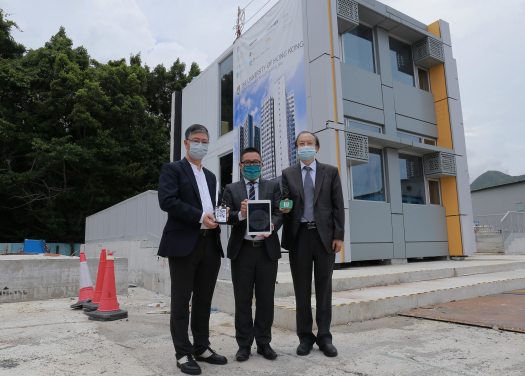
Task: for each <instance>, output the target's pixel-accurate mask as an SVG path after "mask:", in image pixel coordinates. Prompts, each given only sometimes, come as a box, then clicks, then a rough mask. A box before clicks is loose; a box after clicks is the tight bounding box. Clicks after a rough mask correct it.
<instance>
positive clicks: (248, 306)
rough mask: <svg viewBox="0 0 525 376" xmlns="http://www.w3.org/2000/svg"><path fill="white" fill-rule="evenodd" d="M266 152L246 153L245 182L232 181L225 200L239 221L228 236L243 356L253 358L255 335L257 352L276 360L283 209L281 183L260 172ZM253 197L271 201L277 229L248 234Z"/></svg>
mask: <svg viewBox="0 0 525 376" xmlns="http://www.w3.org/2000/svg"><path fill="white" fill-rule="evenodd" d="M261 159H262V158H261V153H260V152H259V150H257V149H255V148H251V147H250V148H246V149H244V150H243V151H242V152H241V162H240V163H239V167H240V168H241V169H242V172H243V176H244V177H242V178H241V180H240V181H238V182H236V183H233V184H228V185H227V186H226V188H225V190H224V196H223V200H224V203H225V204H226V206H227V207H228V208H229V209H230V215H229V219H228V223H229V224H231V225H233V228H232V233H231V236H230V240H229V241H228V253H227V256H228V258H230V259H231V270H232V282H233V293H234V296H235V338H236V339H237V344H238V345H239V350H238V351H237V354H236V359H237V360H238V361H245V360H248V358H249V357H250V354H251V346H252V344H253V341H254V339H255V341H256V343H257V353H258V354H260V355H262V356H264V357H265V358H266V359H269V360H273V359H275V358H277V354H276V353H275V351H273V349H272V348H271V347H270V342H271V340H272V324H273V315H274V293H275V280H276V278H277V262H278V261H277V260H279V259H280V258H281V246H280V244H279V237H278V236H277V231H278V230H279V228H280V227H281V224H282V217H283V214H282V213H281V212H280V210H279V204H280V201H281V189H280V187H279V183H277V182H274V181H270V180H264V179H262V178H261V177H260V175H261V167H262V165H263V162H262V161H261ZM248 200H271V202H272V213H271V214H272V219H271V223H272V230H273V231H272V234H271V235H264V236H252V235H248V230H247V226H246V222H247V221H246V218H247V203H248ZM254 287H255V300H256V302H255V308H256V311H255V322H254V321H253V320H252V299H253V290H254Z"/></svg>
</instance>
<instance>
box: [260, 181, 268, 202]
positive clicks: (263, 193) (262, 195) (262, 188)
mask: <svg viewBox="0 0 525 376" xmlns="http://www.w3.org/2000/svg"><path fill="white" fill-rule="evenodd" d="M266 188H267V187H266V180H263V179H262V178H260V179H259V200H266Z"/></svg>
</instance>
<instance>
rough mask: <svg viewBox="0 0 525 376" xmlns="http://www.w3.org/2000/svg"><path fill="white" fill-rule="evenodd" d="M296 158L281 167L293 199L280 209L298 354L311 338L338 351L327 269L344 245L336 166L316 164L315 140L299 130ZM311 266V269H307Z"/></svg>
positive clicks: (285, 187)
mask: <svg viewBox="0 0 525 376" xmlns="http://www.w3.org/2000/svg"><path fill="white" fill-rule="evenodd" d="M295 146H296V148H297V155H298V157H299V159H300V160H301V161H300V163H298V164H296V165H294V166H291V167H288V168H287V169H285V170H283V172H282V190H283V197H286V198H289V199H291V200H292V201H293V207H292V209H291V210H281V211H282V212H283V213H284V219H283V222H284V226H283V233H282V247H283V248H284V249H287V250H289V251H290V269H291V271H292V278H293V285H294V290H295V299H296V321H297V335H298V337H299V341H300V344H299V346H298V347H297V355H308V354H309V353H310V350H311V349H312V347H313V344H314V343H317V345H318V346H319V349H320V350H321V351H323V353H324V355H326V356H329V357H333V356H337V349H336V348H335V346H334V345H333V344H332V335H331V334H330V323H331V321H332V273H333V269H334V263H335V254H336V253H338V252H339V251H340V250H341V248H342V246H343V237H344V223H345V216H344V201H343V191H342V188H341V179H340V177H339V171H338V170H337V168H336V167H334V166H331V165H328V164H324V163H319V162H317V161H316V160H315V154H316V153H317V151H319V146H320V145H319V139H318V138H317V136H315V135H314V134H312V133H310V132H301V133H300V134H299V135H298V136H297V139H296V141H295ZM312 266H313V268H312ZM312 269H313V271H314V276H315V297H316V322H317V328H318V330H317V336H316V335H315V334H313V332H312V324H313V320H312V307H311V296H312Z"/></svg>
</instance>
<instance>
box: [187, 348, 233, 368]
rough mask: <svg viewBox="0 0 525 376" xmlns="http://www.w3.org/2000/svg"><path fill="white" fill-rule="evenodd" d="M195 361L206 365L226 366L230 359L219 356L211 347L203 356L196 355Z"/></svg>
mask: <svg viewBox="0 0 525 376" xmlns="http://www.w3.org/2000/svg"><path fill="white" fill-rule="evenodd" d="M195 360H197V361H198V362H206V363H210V364H226V363H228V359H226V357H224V356H222V355H219V354H217V353H216V352H215V351H213V350H212V349H211V348H209V347H208V348H207V349H206V351H204V352H203V353H202V354H200V355H196V356H195Z"/></svg>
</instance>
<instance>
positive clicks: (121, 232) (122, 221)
mask: <svg viewBox="0 0 525 376" xmlns="http://www.w3.org/2000/svg"><path fill="white" fill-rule="evenodd" d="M117 210H118V222H117V237H124V236H126V217H127V212H126V205H118V206H117Z"/></svg>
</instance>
